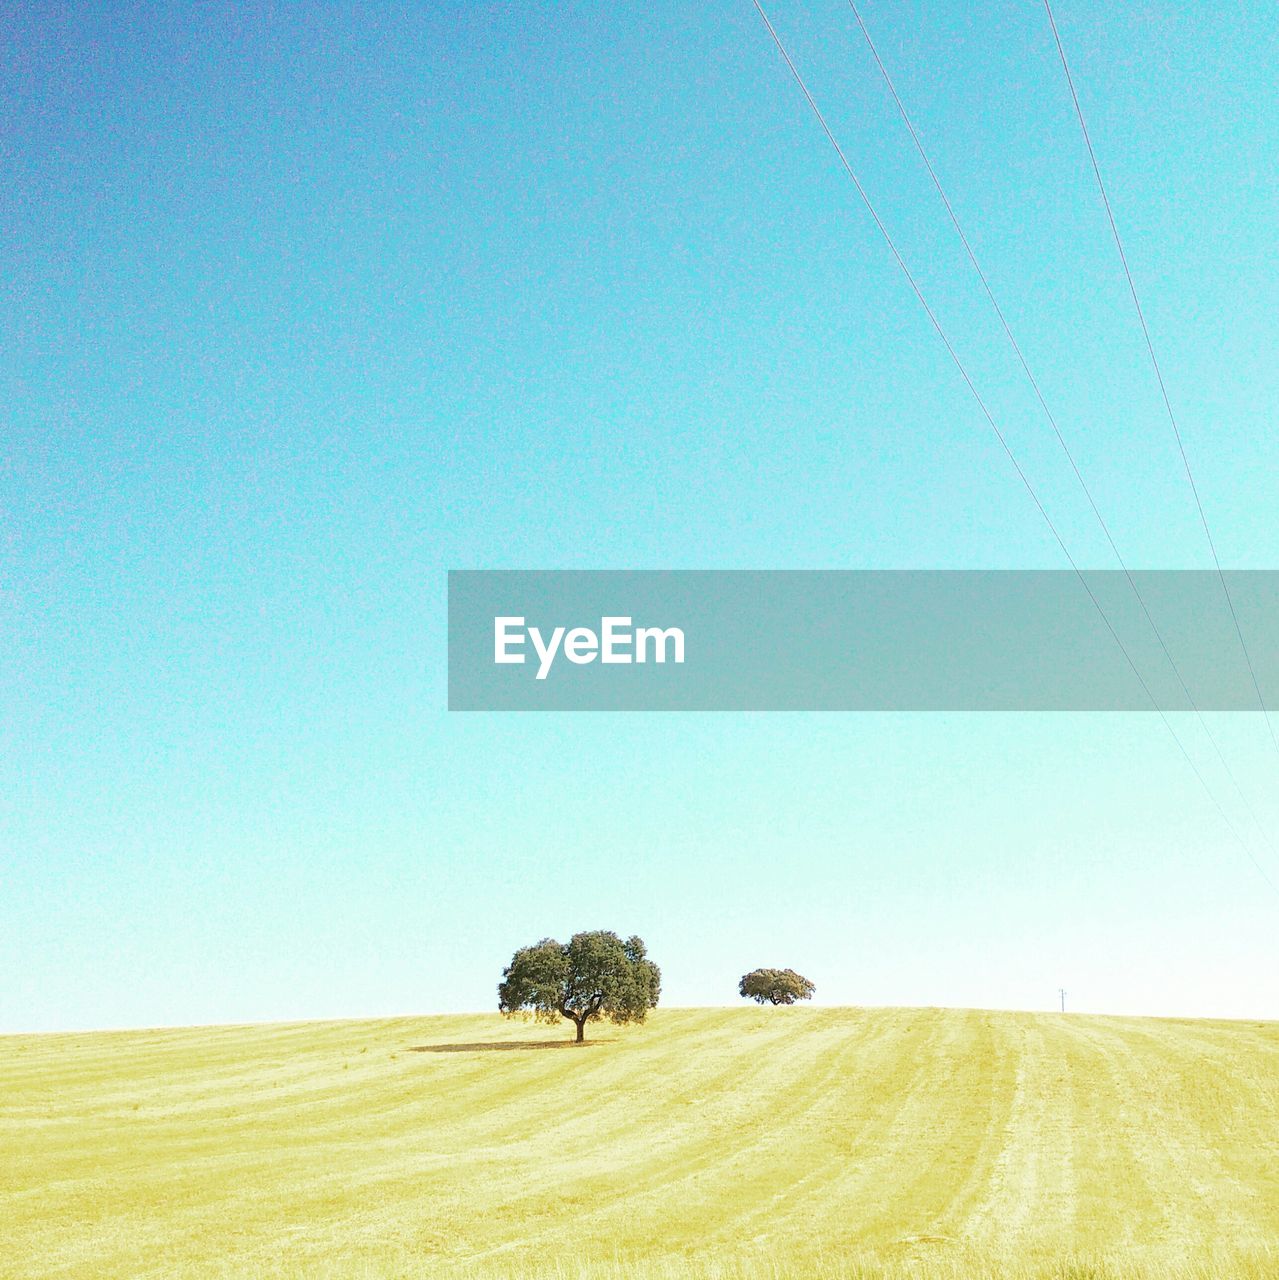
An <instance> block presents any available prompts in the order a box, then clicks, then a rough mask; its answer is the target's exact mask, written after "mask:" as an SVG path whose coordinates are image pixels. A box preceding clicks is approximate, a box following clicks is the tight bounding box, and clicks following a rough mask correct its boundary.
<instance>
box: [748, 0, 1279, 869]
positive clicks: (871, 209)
mask: <svg viewBox="0 0 1279 1280" xmlns="http://www.w3.org/2000/svg"><path fill="white" fill-rule="evenodd" d="M751 3H752V4H754V6H755V10H756V12H757V13H758V14H759V16H760V18H761V19H763V22H764V25H765V27H767V28H768V34H769V36H770V37H771V38H772V41H773V44H774V45H775V46H776V47H777V51H778V53H780V54H781V56H782V59H783V60H784V61H785V63H786V66H787V68H788V69H789V70H790V73H791V76H792V77H793V78H794V80H795V83H796V84H797V85H798V86H799V90H800V92H801V93H802V94H803V95H804V100H805V101H806V102H807V103H808V106H809V109H810V110H811V111H812V113H813V116H814V118H815V119H816V120H817V123H818V124H819V125H820V126H821V129H822V132H823V133H824V134H825V135H826V139H827V141H828V142H829V143H830V145H831V146H832V148H834V151H835V154H836V155H837V156H838V157H839V162H840V165H841V167H842V168H843V170H844V172H845V174H847V176H848V179H849V181H851V182H852V184H853V187H854V188H855V189H856V191H857V194H858V196H859V197H860V199H861V202H862V204H863V205H864V206H865V208H866V211H867V213H869V214H870V217H871V220H872V221H873V222H874V223H875V226H876V228H877V229H878V231H879V233H880V235H881V237H882V238H883V240H884V243H885V244H886V245H887V246H888V249H889V252H890V253H891V254H892V256H893V260H894V261H895V262H896V263H897V266H898V268H899V269H900V270H901V273H902V275H904V276H905V277H906V281H907V283H908V284H909V285H910V287H911V291H912V292H913V293H914V295H915V297H916V298H917V299H918V301H919V304H920V306H922V307H923V309H924V312H925V314H926V315H927V316H928V320H929V323H930V324H931V325H932V327H933V329H934V330H935V331H936V333H937V336H938V337H939V338H940V339H941V342H942V345H943V346H944V347H945V348H946V352H947V354H948V355H949V356H950V359H951V361H952V363H953V364H954V365H955V368H956V369H957V370H958V371H959V374H960V377H961V378H963V381H964V384H965V386H967V388H968V390H969V392H970V394H971V395H972V397H973V399H974V400H975V401H976V403H977V407H978V408H979V409H980V410H981V413H982V416H983V417H984V418H985V420H986V422H987V424H988V425H989V427H990V429H991V430H992V431H993V432H994V434H995V437H996V438H997V439H998V441H999V443H1000V446H1001V447H1002V449H1003V451H1004V453H1005V454H1006V455H1007V457H1008V461H1009V462H1010V463H1011V464H1012V467H1013V470H1014V471H1015V472H1016V473H1017V476H1018V478H1019V479H1020V480H1021V483H1022V485H1023V486H1024V487H1025V489H1026V492H1027V493H1028V494H1029V495H1030V498H1031V501H1032V502H1034V504H1035V507H1036V509H1037V510H1038V511H1039V514H1040V516H1041V517H1042V518H1043V521H1044V523H1045V524H1046V525H1047V526H1048V529H1049V532H1051V534H1052V536H1053V538H1054V540H1055V541H1056V543H1057V545H1058V546H1059V547H1060V548H1061V552H1062V554H1063V555H1064V556H1065V557H1066V560H1067V562H1068V563H1069V565H1070V567H1071V569H1072V571H1073V572H1074V574H1075V577H1076V578H1077V579H1078V580H1079V583H1080V585H1081V586H1082V587H1083V589H1084V591H1085V592H1086V593H1087V595H1088V599H1089V600H1090V601H1091V602H1092V606H1093V608H1094V609H1095V610H1096V612H1097V615H1098V617H1099V618H1100V619H1101V621H1102V623H1103V624H1104V626H1105V628H1106V630H1107V631H1108V632H1109V634H1110V636H1111V639H1113V640H1114V642H1115V644H1116V646H1117V647H1118V649H1119V651H1120V653H1121V654H1122V655H1123V657H1124V660H1125V661H1126V662H1127V664H1128V667H1129V669H1130V670H1131V671H1132V673H1133V675H1134V676H1135V677H1136V680H1137V683H1138V684H1139V685H1140V686H1141V689H1142V691H1143V693H1144V694H1145V695H1146V699H1147V701H1148V702H1149V703H1150V705H1151V708H1152V709H1153V710H1154V711H1155V712H1156V713H1157V714H1158V716H1159V718H1160V720H1161V721H1162V722H1163V725H1164V727H1165V728H1166V729H1167V730H1168V733H1169V735H1170V736H1171V737H1172V740H1173V742H1175V743H1176V745H1177V749H1178V750H1179V751H1180V752H1181V755H1182V758H1183V759H1184V760H1185V761H1186V764H1187V765H1188V766H1189V767H1190V770H1191V772H1193V773H1194V775H1195V777H1196V778H1197V779H1198V780H1199V784H1200V786H1201V787H1202V788H1203V790H1204V792H1205V794H1206V795H1207V797H1208V799H1209V801H1210V802H1211V803H1212V805H1213V807H1214V808H1215V809H1216V811H1217V813H1218V815H1219V816H1220V818H1221V820H1222V822H1223V823H1224V824H1225V826H1226V828H1227V829H1228V830H1229V831H1230V833H1231V835H1232V836H1234V838H1235V840H1236V841H1237V842H1238V844H1239V846H1240V847H1241V848H1242V849H1243V851H1244V853H1245V854H1246V855H1247V857H1248V859H1249V860H1250V861H1251V862H1252V864H1253V866H1254V867H1255V868H1256V870H1257V872H1258V874H1259V875H1260V876H1261V877H1262V878H1263V879H1264V880H1265V881H1266V883H1267V884H1268V885H1269V886H1270V888H1271V889H1272V890H1274V892H1275V894H1276V895H1279V885H1276V884H1275V882H1274V881H1273V880H1272V879H1271V878H1270V876H1269V874H1268V873H1267V871H1266V869H1265V868H1264V867H1263V866H1262V865H1261V863H1260V862H1258V861H1257V859H1256V857H1255V856H1254V854H1253V852H1252V850H1251V849H1250V848H1249V847H1248V844H1247V842H1246V841H1245V840H1244V838H1243V837H1242V836H1241V835H1240V834H1239V831H1238V828H1236V826H1235V824H1234V823H1233V822H1232V821H1231V820H1230V815H1229V814H1227V813H1226V811H1225V809H1224V808H1222V805H1221V802H1220V801H1219V800H1218V799H1217V797H1216V796H1215V795H1214V794H1213V791H1212V788H1211V787H1209V786H1208V782H1207V779H1206V778H1205V777H1204V776H1203V773H1202V771H1201V770H1200V768H1199V766H1198V765H1197V764H1196V763H1195V761H1194V758H1193V757H1192V756H1191V755H1190V753H1189V751H1187V750H1186V747H1185V744H1184V743H1183V742H1182V741H1181V738H1180V736H1179V735H1178V733H1177V731H1176V730H1175V729H1174V728H1173V727H1172V722H1171V721H1170V720H1169V719H1168V716H1167V714H1166V713H1165V712H1164V710H1163V708H1162V707H1161V706H1160V705H1159V702H1158V700H1157V699H1156V698H1155V696H1154V694H1153V693H1152V692H1151V691H1150V686H1149V685H1148V684H1147V683H1146V680H1145V677H1144V676H1143V675H1142V674H1141V671H1140V670H1139V669H1138V667H1137V664H1136V663H1135V662H1134V661H1133V658H1132V655H1131V654H1130V653H1129V652H1128V647H1127V646H1126V645H1125V644H1124V642H1123V640H1122V639H1121V638H1120V636H1119V633H1118V632H1117V631H1116V630H1115V627H1114V625H1113V624H1112V623H1111V621H1110V618H1109V617H1108V616H1107V614H1106V611H1105V610H1104V609H1103V608H1102V606H1101V602H1100V601H1099V600H1098V599H1097V596H1096V594H1095V593H1094V592H1093V589H1092V587H1091V586H1090V585H1089V582H1088V580H1087V578H1085V577H1084V574H1083V571H1082V570H1081V569H1080V568H1079V566H1078V564H1077V563H1076V562H1075V558H1074V556H1073V555H1071V552H1070V548H1069V547H1067V545H1066V543H1065V541H1064V539H1063V538H1062V536H1061V534H1060V533H1059V532H1058V530H1057V526H1056V525H1055V524H1054V523H1053V520H1052V517H1051V516H1050V515H1049V514H1048V510H1047V508H1046V507H1045V506H1044V504H1043V502H1042V501H1041V500H1040V498H1039V494H1038V493H1037V492H1036V491H1035V487H1034V485H1033V484H1032V483H1031V481H1030V477H1029V476H1028V475H1027V474H1026V472H1025V470H1024V469H1023V468H1022V465H1021V463H1020V462H1019V461H1018V460H1017V456H1016V454H1015V453H1014V452H1013V450H1012V447H1011V445H1009V443H1008V440H1007V438H1006V437H1005V435H1004V433H1003V431H1002V430H1001V429H1000V427H999V424H998V423H997V422H996V421H995V418H994V416H993V415H992V413H991V412H990V409H989V408H988V407H987V405H986V401H985V400H984V399H983V398H982V395H981V393H980V391H978V389H977V386H976V384H975V383H974V382H973V379H972V377H971V376H970V375H969V373H968V369H967V367H966V366H965V364H964V362H963V360H961V359H960V356H959V353H958V352H957V351H956V349H955V347H954V344H953V343H952V342H951V340H950V338H949V336H948V335H947V333H946V330H945V329H944V328H943V326H942V323H941V321H940V320H939V319H938V318H937V314H936V313H935V312H934V311H933V308H932V306H931V305H930V304H929V302H928V299H927V298H926V297H925V296H924V293H923V291H922V289H920V287H919V284H918V283H917V281H916V280H915V277H914V274H913V273H912V272H911V270H910V267H909V266H908V265H907V264H906V260H905V258H903V257H902V254H901V252H900V250H899V249H898V248H897V243H896V241H895V240H894V239H893V237H892V234H891V233H890V232H889V230H888V228H887V226H886V225H885V224H884V221H883V219H882V218H881V217H880V216H879V213H878V211H877V210H876V209H875V206H874V204H873V203H872V201H871V199H870V196H869V195H868V194H867V192H866V189H865V187H863V186H862V183H861V180H860V179H859V178H858V177H857V174H856V172H855V171H854V169H853V167H852V165H851V163H850V162H849V160H848V157H847V155H846V154H845V153H844V148H843V147H842V146H841V145H840V142H839V139H838V138H836V137H835V134H834V132H833V131H832V130H831V127H830V125H829V124H828V123H827V122H826V117H825V116H824V115H823V114H822V110H821V108H820V107H819V106H818V105H817V101H816V99H815V98H814V97H813V95H812V93H810V92H809V89H808V85H807V84H806V83H805V81H804V77H803V76H802V75H801V74H800V71H799V68H798V67H797V66H796V65H795V62H794V60H793V59H792V58H791V56H790V53H789V52H788V51H787V49H786V46H785V45H784V44H783V43H782V39H781V37H780V36H779V35H778V34H777V30H776V28H774V26H773V24H772V22H771V21H770V20H769V17H768V14H767V13H765V12H764V8H763V6H762V5H761V4H760V0H751Z"/></svg>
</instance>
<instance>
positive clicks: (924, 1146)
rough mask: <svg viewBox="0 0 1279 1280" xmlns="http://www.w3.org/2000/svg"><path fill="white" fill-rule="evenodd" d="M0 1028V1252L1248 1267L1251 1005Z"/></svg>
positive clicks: (1053, 1272) (74, 1272)
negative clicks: (1146, 1012)
mask: <svg viewBox="0 0 1279 1280" xmlns="http://www.w3.org/2000/svg"><path fill="white" fill-rule="evenodd" d="M569 1031H571V1028H569V1027H568V1024H565V1027H564V1029H563V1030H561V1029H559V1028H555V1029H551V1028H547V1027H543V1026H538V1025H536V1024H532V1023H520V1022H506V1021H502V1020H501V1019H499V1018H498V1017H497V1016H496V1015H493V1016H472V1017H433V1018H414V1019H396V1020H387V1021H376V1022H374V1021H365V1022H341V1023H311V1024H297V1025H286V1026H265V1027H262V1026H259V1027H215V1028H201V1029H188V1030H175V1031H145V1032H110V1033H97V1034H91V1035H89V1034H85V1035H79V1034H68V1035H48V1036H13V1037H7V1038H4V1039H0V1274H3V1275H5V1276H12V1277H21V1278H22V1280H31V1278H33V1277H42V1276H65V1277H84V1280H90V1278H92V1280H112V1278H119V1280H136V1278H138V1277H166V1278H175V1280H187V1278H189V1277H204V1276H210V1277H226V1278H228V1280H230V1278H235V1280H239V1278H240V1277H244V1278H246V1280H255V1278H258V1277H261V1278H263V1280H266V1278H268V1277H270V1278H284V1277H288V1278H289V1280H293V1278H297V1280H302V1278H304V1277H305V1278H308V1280H309V1278H310V1277H319V1278H321V1280H325V1278H333V1280H336V1278H338V1277H368V1278H370V1280H371V1278H373V1277H377V1278H382V1277H406V1278H412V1277H425V1276H437V1275H438V1276H447V1277H451V1276H458V1277H467V1278H472V1277H473V1278H474V1280H485V1278H488V1277H493V1278H499V1277H500V1278H505V1277H515V1276H532V1277H537V1276H547V1277H566V1278H569V1280H624V1278H625V1277H632V1276H633V1277H637V1278H639V1280H691V1278H703V1277H705V1278H711V1277H719V1278H721V1280H762V1278H764V1277H784V1276H797V1277H799V1276H813V1277H817V1278H818V1280H820V1278H822V1277H836V1276H866V1277H871V1276H891V1277H906V1276H919V1277H926V1278H929V1280H933V1278H941V1277H946V1278H952V1277H953V1278H954V1280H959V1278H960V1277H969V1276H992V1277H1038V1276H1053V1277H1061V1278H1062V1280H1065V1278H1066V1277H1072V1278H1074V1280H1085V1278H1087V1277H1097V1278H1109V1277H1129V1276H1132V1277H1136V1276H1150V1277H1161V1278H1162V1277H1170V1276H1196V1277H1221V1278H1222V1280H1226V1278H1228V1277H1236V1276H1238V1277H1255V1278H1257V1280H1260V1278H1261V1277H1271V1276H1279V1024H1272V1023H1227V1022H1195V1021H1165V1020H1154V1019H1116V1018H1100V1017H1084V1016H1078V1015H1066V1016H1061V1015H1039V1014H1019V1013H989V1012H977V1011H963V1010H937V1009H873V1010H872V1009H865V1010H863V1009H808V1008H796V1009H778V1010H774V1009H766V1010H755V1009H741V1010H674V1009H672V1010H659V1011H658V1012H657V1013H656V1014H655V1015H654V1016H653V1017H652V1018H651V1019H650V1021H649V1023H648V1024H647V1025H645V1026H643V1027H637V1028H627V1029H624V1030H623V1029H616V1028H611V1027H607V1026H605V1027H600V1028H596V1029H595V1030H594V1035H595V1040H594V1043H588V1044H587V1045H585V1046H582V1047H573V1046H572V1045H570V1044H568V1043H567V1038H568V1032H569Z"/></svg>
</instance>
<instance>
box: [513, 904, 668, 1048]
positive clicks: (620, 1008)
mask: <svg viewBox="0 0 1279 1280" xmlns="http://www.w3.org/2000/svg"><path fill="white" fill-rule="evenodd" d="M661 988H662V973H661V970H660V969H659V968H658V967H657V966H656V965H655V964H654V963H653V962H652V961H651V960H650V959H648V954H647V951H646V950H645V947H644V940H643V939H642V938H628V939H627V940H626V941H625V942H623V941H622V939H621V938H619V937H618V936H617V934H615V933H610V932H608V931H607V930H603V929H597V930H595V931H594V932H591V933H575V934H574V935H573V937H572V939H571V940H570V941H569V942H567V943H560V942H556V941H555V939H554V938H543V939H542V941H541V942H539V943H537V944H536V945H534V946H531V947H521V948H520V949H519V950H518V951H517V952H516V953H515V955H514V956H512V957H511V963H510V964H509V965H507V967H506V969H505V970H503V972H502V981H501V982H500V983H499V984H498V988H497V1007H498V1008H499V1009H500V1010H501V1011H502V1013H504V1014H513V1013H520V1012H526V1013H530V1012H531V1013H532V1014H533V1015H534V1017H536V1018H537V1019H538V1021H539V1022H555V1021H557V1020H558V1019H559V1018H567V1019H568V1020H569V1021H570V1022H572V1023H573V1024H575V1025H576V1027H577V1042H578V1043H579V1044H581V1042H582V1041H583V1040H585V1039H586V1024H587V1023H588V1022H595V1021H600V1020H603V1019H605V1018H607V1019H608V1020H609V1021H610V1022H619V1023H620V1022H643V1021H644V1017H645V1015H646V1014H647V1013H648V1011H649V1010H650V1009H652V1008H655V1007H656V1005H657V997H658V996H659V995H660V993H661Z"/></svg>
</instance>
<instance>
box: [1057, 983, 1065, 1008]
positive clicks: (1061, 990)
mask: <svg viewBox="0 0 1279 1280" xmlns="http://www.w3.org/2000/svg"><path fill="white" fill-rule="evenodd" d="M1057 994H1058V995H1059V996H1061V1011H1062V1013H1065V1012H1066V988H1065V987H1058V988H1057Z"/></svg>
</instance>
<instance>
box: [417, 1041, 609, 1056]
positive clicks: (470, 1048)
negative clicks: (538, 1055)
mask: <svg viewBox="0 0 1279 1280" xmlns="http://www.w3.org/2000/svg"><path fill="white" fill-rule="evenodd" d="M609 1043H611V1041H609V1040H584V1041H583V1042H582V1043H581V1044H579V1043H578V1042H577V1041H576V1040H476V1041H473V1042H471V1043H469V1044H414V1045H410V1046H409V1052H410V1053H518V1052H520V1051H521V1050H524V1049H593V1048H594V1047H595V1046H596V1045H597V1044H609Z"/></svg>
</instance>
